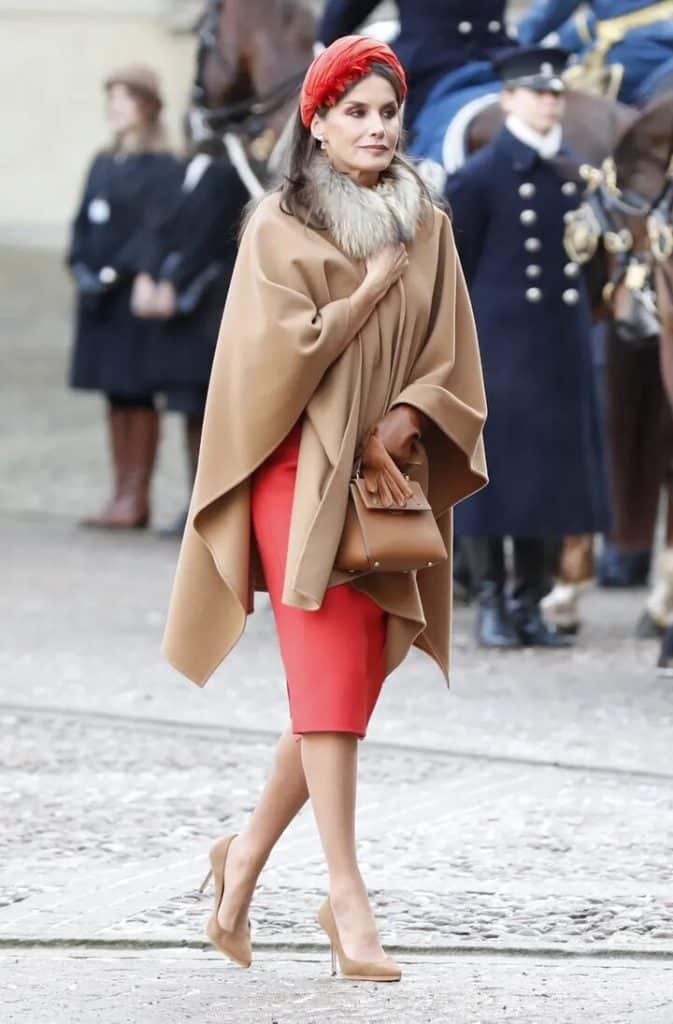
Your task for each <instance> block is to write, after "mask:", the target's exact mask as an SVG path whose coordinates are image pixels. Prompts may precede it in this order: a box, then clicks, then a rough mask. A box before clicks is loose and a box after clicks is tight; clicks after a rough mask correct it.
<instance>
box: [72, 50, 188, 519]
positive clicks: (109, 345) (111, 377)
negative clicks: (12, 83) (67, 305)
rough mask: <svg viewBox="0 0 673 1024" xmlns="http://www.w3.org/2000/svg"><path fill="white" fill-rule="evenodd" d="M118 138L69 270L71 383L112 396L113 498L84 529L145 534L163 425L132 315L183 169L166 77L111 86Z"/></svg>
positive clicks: (92, 174)
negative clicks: (168, 196) (157, 225)
mask: <svg viewBox="0 0 673 1024" xmlns="http://www.w3.org/2000/svg"><path fill="white" fill-rule="evenodd" d="M105 92H106V98H107V116H108V120H109V122H110V124H111V127H112V129H113V133H114V138H113V142H112V145H111V146H110V147H109V149H107V150H104V151H103V152H101V153H99V154H98V155H97V156H96V157H95V159H94V161H93V164H92V166H91V168H90V170H89V175H88V178H87V182H86V186H85V189H84V195H83V197H82V201H81V204H80V208H79V211H78V213H77V216H76V218H75V222H74V225H73V231H72V242H71V246H70V251H69V254H68V263H69V266H70V269H71V271H72V274H73V277H74V279H75V282H76V284H77V287H78V308H77V328H76V336H75V345H74V351H73V357H72V367H71V376H70V382H71V384H72V386H73V387H74V388H82V389H85V390H96V391H101V392H102V393H103V394H104V395H105V396H106V398H107V406H108V424H109V435H110V447H111V453H112V461H113V467H114V487H113V492H112V495H111V497H110V499H109V501H108V502H107V504H106V505H105V507H104V508H103V510H102V511H101V513H100V514H99V515H97V516H94V517H92V518H90V519H86V520H84V525H87V526H95V527H100V528H107V529H115V528H125V527H126V528H128V527H143V526H146V525H147V522H148V518H149V496H148V495H149V485H150V480H151V477H152V470H153V467H154V461H155V456H156V450H157V444H158V437H159V421H158V413H157V411H156V409H155V407H154V398H153V389H152V387H151V384H150V383H149V381H148V380H147V375H146V351H145V350H146V347H147V344H148V340H149V334H150V332H149V331H148V328H147V324H146V323H145V322H144V321H143V320H141V319H139V318H138V317H136V316H135V315H134V313H133V311H132V295H133V290H134V279H135V278H136V275H137V272H138V270H139V269H140V266H141V264H142V249H143V245H144V244H145V234H144V230H143V228H144V224H145V223H146V222H147V221H148V219H150V218H151V217H152V215H153V210H154V208H155V207H156V205H157V203H158V202H159V201H160V198H161V195H162V193H163V192H164V191H165V189H166V187H167V184H168V183H169V182H170V180H171V178H172V177H174V176H175V175H176V168H177V162H176V161H175V160H174V158H173V157H172V156H171V155H170V154H169V153H168V152H167V151H166V146H165V143H164V138H163V131H162V128H161V124H160V120H159V114H160V110H161V105H162V104H161V96H160V93H159V83H158V79H157V76H156V75H155V74H154V72H153V71H151V70H150V69H149V68H145V67H142V66H130V67H126V68H121V69H120V70H119V71H117V72H114V73H113V74H111V75H110V76H109V77H108V79H107V80H106V82H105Z"/></svg>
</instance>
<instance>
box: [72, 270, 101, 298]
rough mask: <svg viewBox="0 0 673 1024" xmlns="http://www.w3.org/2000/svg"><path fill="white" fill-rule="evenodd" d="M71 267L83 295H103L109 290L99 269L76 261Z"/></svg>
mask: <svg viewBox="0 0 673 1024" xmlns="http://www.w3.org/2000/svg"><path fill="white" fill-rule="evenodd" d="M70 269H71V271H72V276H73V277H74V278H75V281H76V283H77V287H78V288H79V290H80V292H81V293H82V295H102V294H103V293H104V292H105V291H106V290H107V286H106V285H105V284H104V283H103V281H101V279H100V277H99V276H98V271H96V270H92V269H91V267H87V266H86V264H85V263H75V264H74V265H73V266H72V267H71V268H70Z"/></svg>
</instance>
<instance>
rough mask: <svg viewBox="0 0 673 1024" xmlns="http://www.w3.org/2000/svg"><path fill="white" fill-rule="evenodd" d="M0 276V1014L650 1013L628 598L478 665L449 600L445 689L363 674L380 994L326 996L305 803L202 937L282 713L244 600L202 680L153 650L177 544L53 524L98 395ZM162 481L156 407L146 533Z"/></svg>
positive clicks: (644, 760)
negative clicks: (4, 313) (76, 392)
mask: <svg viewBox="0 0 673 1024" xmlns="http://www.w3.org/2000/svg"><path fill="white" fill-rule="evenodd" d="M3 272H4V275H5V277H6V283H7V284H8V285H9V288H8V294H9V295H10V298H11V303H10V308H9V310H8V317H7V323H8V324H9V326H10V330H9V332H5V334H4V335H3V341H2V345H3V346H5V345H7V344H8V343H9V346H10V347H11V355H10V353H7V352H4V351H3V356H10V358H6V359H3V365H7V366H9V384H10V387H9V388H8V389H7V396H6V400H3V403H2V404H1V405H0V434H1V435H2V437H3V446H2V449H1V451H0V459H1V460H2V467H1V472H0V545H1V546H2V552H3V557H2V582H3V586H2V588H0V630H1V631H2V643H1V645H0V725H1V726H2V728H1V729H0V759H1V761H2V764H3V767H4V771H3V773H2V775H0V820H2V821H3V824H4V825H5V827H4V828H3V830H2V831H1V832H0V863H1V864H2V871H1V872H0V976H1V980H0V984H2V990H3V994H4V995H3V999H4V1007H3V1014H2V1020H3V1021H4V1020H9V1021H30V1022H31V1024H32V1022H35V1024H38V1022H39V1024H41V1022H43V1021H44V1022H49V1024H51V1022H60V1021H68V1022H70V1021H73V1022H74V1021H86V1022H88V1021H93V1020H94V1019H95V1020H96V1021H97V1022H98V1024H106V1022H107V1021H110V1022H112V1021H114V1022H122V1021H134V1022H135V1021H143V1022H154V1021H157V1022H158V1021H159V1020H161V1021H162V1022H169V1024H170V1022H171V1021H184V1020H197V1019H198V1020H199V1021H211V1020H212V1021H215V1020H217V1021H232V1022H233V1024H239V1022H247V1021H250V1022H252V1021H254V1022H255V1024H257V1022H264V1024H270V1022H271V1021H274V1020H277V1021H278V1022H279V1024H281V1022H282V1024H286V1022H292V1021H297V1022H299V1021H301V1022H302V1024H311V1022H312V1021H316V1022H317V1021H321V1020H329V1021H330V1022H332V1021H334V1022H339V1021H346V1020H347V1019H348V1020H351V1019H352V1018H353V1016H354V1013H355V1012H356V1008H357V1012H358V1014H359V1016H360V1019H362V1020H363V1021H368V1022H369V1021H378V1020H383V1019H384V1018H385V1019H386V1020H389V1021H393V1022H398V1021H399V1022H401V1021H403V1020H404V1021H410V1022H411V1024H420V1022H421V1021H433V1022H434V1021H437V1020H443V1019H444V1018H445V1017H446V1018H449V1017H450V1018H451V1019H454V1020H456V1021H457V1022H463V1021H464V1022H469V1024H476V1022H479V1021H482V1022H486V1021H488V1022H491V1021H493V1022H500V1021H508V1020H525V1021H530V1022H531V1024H540V1022H543V1024H547V1022H549V1024H557V1022H559V1024H560V1022H568V1024H575V1022H576V1021H580V1020H584V1019H585V1018H586V1017H587V1016H588V1015H589V1014H591V1016H592V1017H593V1018H594V1020H595V1021H596V1022H598V1024H602V1022H603V1021H605V1022H606V1024H607V1022H610V1024H615V1022H621V1021H625V1022H626V1021H628V1022H637V1024H639V1022H640V1021H643V1022H644V1021H645V1020H647V1022H648V1024H670V1022H671V1020H673V1008H672V1007H671V1003H672V1002H673V986H672V985H671V972H672V970H673V967H672V966H671V964H672V961H673V889H672V888H671V867H670V865H671V846H672V840H673V767H672V766H671V756H670V748H671V739H670V737H671V724H672V718H673V711H672V705H673V689H672V688H673V683H672V682H671V681H670V680H667V679H660V678H658V677H657V676H656V674H655V672H654V670H653V664H654V657H655V649H656V647H655V646H653V645H652V644H651V643H647V642H646V643H642V642H637V641H635V640H633V639H632V637H631V634H632V627H633V623H634V622H635V619H636V617H637V614H638V611H639V608H640V605H641V603H642V596H643V595H642V594H641V593H627V594H609V593H605V592H594V593H592V594H590V595H589V596H588V598H587V601H586V619H587V622H586V628H585V630H584V631H583V633H582V635H581V639H580V642H579V644H578V647H577V648H576V649H575V650H574V651H573V652H572V653H571V654H565V653H559V652H552V653H543V654H541V653H534V654H533V653H531V652H527V653H515V654H512V655H509V656H494V655H484V654H483V653H480V652H478V651H477V650H476V649H475V648H474V645H473V642H472V638H471V613H470V612H469V610H466V609H459V610H458V614H457V621H456V643H455V651H454V672H453V680H452V689H451V690H450V691H449V692H448V693H447V692H446V690H445V689H444V688H443V685H442V682H441V679H440V678H439V677H438V675H437V674H436V673H435V671H434V670H433V669H432V667H431V666H430V664H429V663H428V662H427V661H426V660H424V659H422V658H421V657H420V656H419V657H413V658H412V659H410V660H409V662H407V664H406V665H405V666H404V667H403V669H402V670H401V671H399V672H398V673H396V675H395V676H394V677H393V678H392V679H391V680H389V682H388V683H387V684H386V687H385V691H384V695H383V698H382V701H381V705H380V707H379V709H377V715H376V718H375V721H374V723H373V726H372V730H371V734H370V738H369V739H368V740H367V742H366V743H364V744H363V745H362V747H361V762H362V763H361V775H362V785H361V797H360V806H359V833H360V846H361V851H362V858H363V864H364V867H365V872H366V877H367V881H368V884H369V886H370V889H371V892H372V897H373V899H374V902H375V905H376V908H377V914H378V917H379V920H380V923H381V929H382V933H383V935H384V939H385V941H386V943H387V945H388V946H389V947H390V948H391V949H392V950H394V951H396V952H397V955H398V956H399V957H400V958H401V959H402V961H403V963H404V967H405V977H404V980H403V983H402V985H400V986H392V987H391V988H390V989H385V990H382V989H380V988H377V987H376V986H370V987H369V988H368V987H367V986H358V987H357V988H353V987H351V986H348V985H340V984H336V983H335V984H332V983H331V981H330V979H329V977H328V974H327V964H328V958H327V951H326V949H325V947H324V943H323V939H322V936H321V935H320V934H319V932H318V929H317V928H316V926H315V924H314V915H315V910H316V909H317V906H318V904H319V901H320V899H321V898H322V894H323V893H324V888H325V874H324V870H323V867H322V860H321V856H320V850H319V847H318V844H317V841H316V837H315V833H314V827H313V822H312V819H311V815H310V812H308V811H306V812H304V813H303V814H302V815H301V816H300V818H299V819H298V821H297V822H296V823H295V824H294V825H293V827H292V828H291V830H290V831H289V832H288V835H287V836H286V837H285V838H284V840H283V842H282V843H281V844H280V845H279V847H278V850H277V851H276V852H275V854H274V857H273V859H272V861H271V863H270V864H269V866H268V869H267V871H266V872H265V875H264V877H263V879H262V883H261V885H260V888H259V891H258V895H257V898H256V900H255V905H254V911H253V927H254V936H255V948H256V950H257V951H258V952H257V962H256V964H255V966H254V967H253V969H252V970H251V971H250V972H245V971H240V970H236V969H234V968H231V967H229V965H227V964H225V963H224V962H223V961H222V960H221V958H219V957H218V956H216V955H214V954H213V952H212V950H210V949H209V948H208V947H207V945H206V943H205V939H204V936H203V924H204V921H205V918H206V917H207V914H208V910H209V905H210V900H211V899H212V896H211V894H210V893H207V894H204V895H200V894H199V893H198V891H197V887H198V884H199V882H200V881H201V876H202V874H203V873H204V871H205V867H206V851H207V848H208V845H209V843H210V842H211V840H212V838H213V837H214V836H216V835H218V834H220V833H221V832H222V831H224V830H226V829H228V828H230V827H231V828H236V827H239V826H240V824H241V823H242V822H243V821H244V820H245V816H246V814H247V813H248V812H249V810H250V807H251V806H252V804H253V802H254V799H255V796H256V794H257V792H258V791H259V788H260V786H261V784H262V782H263V779H264V776H265V773H266V771H267V769H268V766H269V763H270V759H271V756H272V751H273V744H274V741H275V737H276V735H277V732H278V731H279V729H280V728H281V727H282V725H283V724H284V721H285V716H286V707H285V694H284V687H283V682H282V674H281V671H280V664H279V660H278V656H277V653H276V650H275V645H274V639H273V630H272V622H271V617H270V613H269V610H268V607H267V606H266V604H265V602H264V601H260V606H259V609H258V612H257V613H256V614H255V616H253V618H252V620H251V622H250V627H249V629H248V632H247V634H246V636H245V638H244V640H243V642H242V643H241V645H240V646H239V648H238V649H237V650H236V651H235V653H234V654H233V656H232V657H231V658H230V659H229V660H228V661H227V662H226V663H225V665H224V666H223V667H222V669H221V670H220V672H219V673H218V674H217V676H216V677H215V678H214V679H213V680H212V681H211V683H210V684H209V685H208V686H207V687H206V688H205V689H204V690H199V689H198V688H197V687H194V686H192V685H191V684H189V683H187V682H185V681H184V680H182V679H180V678H179V677H178V676H177V675H176V674H175V673H173V672H172V671H171V670H170V669H169V668H168V667H167V666H165V665H164V664H162V662H161V661H160V659H159V656H158V645H159V639H160V635H161V629H162V624H163V617H164V613H165V607H166V600H167V595H168V590H169V587H170V581H171V576H172V571H173V566H174V560H175V554H176V551H175V548H174V546H172V545H171V544H169V543H166V542H162V541H160V540H157V539H156V538H155V537H154V536H153V535H151V534H146V535H134V536H123V537H121V536H120V537H106V536H96V535H95V534H93V533H85V532H82V531H80V530H78V529H77V527H76V525H75V522H76V519H77V517H78V516H79V515H80V514H81V513H82V512H85V511H89V510H90V509H91V508H94V507H95V505H96V503H97V501H98V500H99V498H100V497H101V495H102V494H103V493H104V490H105V485H106V480H105V461H104V457H103V454H102V445H103V434H102V429H101V424H100V422H99V417H100V410H99V405H98V402H97V400H96V399H95V398H87V397H81V396H73V395H71V394H69V393H68V392H67V391H66V390H65V388H64V386H63V379H64V373H65V366H66V361H67V359H66V356H67V337H68V335H67V303H66V295H65V291H64V278H63V275H62V273H61V271H60V269H59V267H58V266H57V264H56V263H55V261H54V260H53V259H51V258H49V257H45V256H40V255H39V254H37V255H36V254H34V253H33V254H26V253H14V254H12V258H11V259H10V260H5V261H3ZM28 280H30V281H32V282H33V283H34V284H33V285H31V287H27V286H26V281H28ZM5 339H7V340H5ZM181 487H182V463H181V451H180V443H179V431H178V424H177V423H176V422H173V421H171V422H168V423H167V425H166V431H165V440H164V445H163V449H162V458H161V465H160V468H159V473H158V477H157V486H156V515H155V518H156V520H157V521H159V522H161V521H166V520H167V519H169V518H170V517H171V515H172V514H173V512H174V511H176V510H177V509H178V508H179V506H180V503H181V500H182V494H181Z"/></svg>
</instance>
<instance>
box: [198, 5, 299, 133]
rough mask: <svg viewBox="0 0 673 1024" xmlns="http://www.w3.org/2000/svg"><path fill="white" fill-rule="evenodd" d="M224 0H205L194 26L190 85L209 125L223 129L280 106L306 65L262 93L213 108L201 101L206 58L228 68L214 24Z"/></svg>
mask: <svg viewBox="0 0 673 1024" xmlns="http://www.w3.org/2000/svg"><path fill="white" fill-rule="evenodd" d="M224 4H225V0H209V2H208V4H207V7H206V10H205V13H204V15H203V18H202V19H201V24H200V26H199V30H198V50H197V60H196V75H195V78H194V83H193V85H192V98H193V99H194V101H195V102H196V103H197V105H199V106H200V107H201V109H202V111H203V116H204V119H205V121H206V123H207V124H208V125H209V127H211V128H213V129H217V128H219V129H221V130H224V129H226V128H229V127H231V126H232V125H234V124H235V125H239V126H240V125H241V124H242V123H245V122H246V121H248V120H250V119H251V118H256V117H268V116H269V114H274V113H275V112H276V111H277V110H280V109H281V107H283V106H284V105H285V104H286V103H287V102H288V100H290V99H292V98H293V97H294V95H295V94H296V93H297V92H298V90H299V87H300V85H301V83H302V82H303V80H304V75H305V74H306V68H302V69H301V70H300V71H296V72H295V73H294V74H292V75H289V76H288V77H287V78H285V79H283V80H282V81H281V82H279V83H278V85H275V86H274V87H273V89H270V90H268V91H267V92H264V93H253V94H252V95H251V96H247V97H245V99H242V100H234V101H233V102H231V103H225V104H224V105H223V106H221V107H215V108H213V109H211V108H209V107H206V106H205V104H204V103H203V100H204V97H205V91H206V90H205V86H204V83H203V67H204V62H205V60H206V58H207V57H208V56H210V55H212V56H214V57H215V59H216V60H217V61H218V62H219V64H220V66H221V67H224V68H226V69H227V70H229V67H228V65H227V63H226V61H225V59H224V57H223V56H222V52H221V50H220V47H219V40H218V26H219V23H220V20H221V16H222V11H223V9H224Z"/></svg>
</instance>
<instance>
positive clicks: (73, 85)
mask: <svg viewBox="0 0 673 1024" xmlns="http://www.w3.org/2000/svg"><path fill="white" fill-rule="evenodd" d="M178 15H179V11H178V10H177V5H176V4H172V3H169V2H165V0H14V2H12V0H0V123H2V125H3V132H4V144H3V147H2V154H1V155H0V183H1V187H0V242H17V243H21V244H32V245H44V244H48V245H59V246H60V245H62V244H63V242H64V240H65V237H66V234H67V225H68V222H69V220H70V218H71V216H72V214H73V211H74V209H75V207H76V204H77V199H78V194H79V191H80V188H81V185H82V179H83V176H84V174H85V171H86V167H87V164H88V161H89V160H90V158H91V155H92V153H93V152H94V150H95V149H96V148H98V147H99V146H100V145H102V144H104V143H105V142H106V140H107V131H106V126H105V122H104V118H103V109H104V108H103V96H102V92H101V81H102V79H103V77H104V76H105V74H106V72H107V71H108V70H109V69H110V68H112V67H114V66H116V65H118V64H122V63H126V62H127V61H143V62H146V63H148V64H150V65H152V66H153V67H155V68H156V69H157V70H158V71H159V72H160V74H161V77H162V80H163V83H164V93H165V99H166V112H167V118H166V120H167V125H168V128H169V134H170V135H171V137H172V139H173V140H174V141H176V142H177V141H178V139H179V121H180V112H181V110H182V109H183V108H184V104H185V99H186V95H187V90H188V87H189V83H190V78H191V75H192V68H193V50H194V40H193V37H192V36H191V35H189V34H187V33H185V32H181V31H179V30H178V29H179V20H178Z"/></svg>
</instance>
